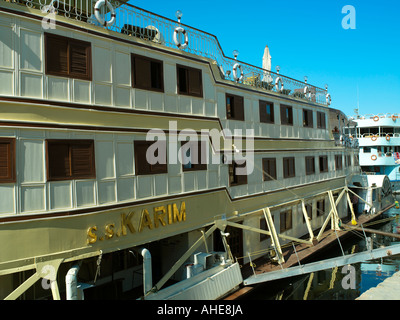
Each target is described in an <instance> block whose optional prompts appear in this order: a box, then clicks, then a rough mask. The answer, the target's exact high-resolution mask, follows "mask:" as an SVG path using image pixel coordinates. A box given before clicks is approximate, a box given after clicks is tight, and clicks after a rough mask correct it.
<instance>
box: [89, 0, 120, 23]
mask: <svg viewBox="0 0 400 320" xmlns="http://www.w3.org/2000/svg"><path fill="white" fill-rule="evenodd" d="M103 5H106V6H107V7H108V9H109V10H110V12H111V20H110V21H105V20H104V19H103V18H102V17H101V15H100V7H101V6H103ZM94 15H95V17H96V19H97V21H98V22H99V23H100V24H101V25H102V26H104V27H108V26H112V25H113V24H114V23H115V20H116V14H115V10H114V7H113V6H112V4H111V2H110V1H107V0H99V1H97V2H96V4H95V6H94Z"/></svg>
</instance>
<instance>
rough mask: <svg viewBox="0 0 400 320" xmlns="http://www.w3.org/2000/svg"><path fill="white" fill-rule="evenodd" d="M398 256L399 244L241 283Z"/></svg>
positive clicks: (293, 268) (258, 276)
mask: <svg viewBox="0 0 400 320" xmlns="http://www.w3.org/2000/svg"><path fill="white" fill-rule="evenodd" d="M398 254H400V244H396V245H392V246H389V247H386V248H378V249H374V250H371V251H370V250H368V251H363V252H359V253H354V254H349V255H346V256H340V257H336V258H331V259H327V260H322V261H317V262H312V263H308V264H303V265H301V266H296V267H291V268H287V269H283V270H278V271H270V272H265V273H261V274H257V276H256V277H255V276H250V277H249V278H247V279H245V280H244V282H243V283H244V285H246V286H248V285H253V284H256V283H262V282H267V281H271V280H277V279H283V278H289V277H293V276H298V275H301V274H307V273H311V272H316V271H321V270H326V269H331V268H335V267H341V266H345V265H348V264H353V263H359V262H363V261H367V260H374V259H379V258H383V257H388V256H392V255H398Z"/></svg>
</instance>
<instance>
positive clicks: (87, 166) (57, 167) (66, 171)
mask: <svg viewBox="0 0 400 320" xmlns="http://www.w3.org/2000/svg"><path fill="white" fill-rule="evenodd" d="M46 148H47V152H46V155H47V180H48V181H56V180H72V179H94V178H96V169H95V155H94V141H93V140H47V141H46Z"/></svg>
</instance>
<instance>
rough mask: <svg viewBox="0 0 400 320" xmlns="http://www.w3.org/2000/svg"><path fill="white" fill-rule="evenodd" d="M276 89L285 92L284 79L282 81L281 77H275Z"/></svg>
mask: <svg viewBox="0 0 400 320" xmlns="http://www.w3.org/2000/svg"><path fill="white" fill-rule="evenodd" d="M279 82H280V83H281V85H280V86H279ZM275 89H276V92H283V81H282V79H281V77H278V78H276V79H275Z"/></svg>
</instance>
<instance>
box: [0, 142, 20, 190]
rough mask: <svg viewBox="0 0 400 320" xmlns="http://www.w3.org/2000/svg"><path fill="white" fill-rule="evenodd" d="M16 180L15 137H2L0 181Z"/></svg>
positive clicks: (0, 143) (0, 146) (0, 144)
mask: <svg viewBox="0 0 400 320" xmlns="http://www.w3.org/2000/svg"><path fill="white" fill-rule="evenodd" d="M15 181H16V176H15V139H9V138H4V139H1V138H0V182H4V183H7V182H15Z"/></svg>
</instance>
